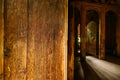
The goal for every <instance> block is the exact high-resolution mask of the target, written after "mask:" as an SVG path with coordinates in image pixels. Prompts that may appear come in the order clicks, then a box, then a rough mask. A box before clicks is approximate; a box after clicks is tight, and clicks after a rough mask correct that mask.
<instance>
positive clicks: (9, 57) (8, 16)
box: [4, 0, 27, 80]
mask: <svg viewBox="0 0 120 80" xmlns="http://www.w3.org/2000/svg"><path fill="white" fill-rule="evenodd" d="M4 27H5V29H4V30H5V41H4V43H5V46H4V48H5V53H4V54H5V66H4V67H5V80H26V55H27V38H26V37H27V32H26V31H27V0H5V25H4Z"/></svg>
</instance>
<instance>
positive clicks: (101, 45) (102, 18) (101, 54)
mask: <svg viewBox="0 0 120 80" xmlns="http://www.w3.org/2000/svg"><path fill="white" fill-rule="evenodd" d="M99 36H100V37H99V59H105V10H104V9H102V10H101V16H100V28H99Z"/></svg>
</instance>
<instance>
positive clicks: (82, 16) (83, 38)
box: [80, 8, 86, 60]
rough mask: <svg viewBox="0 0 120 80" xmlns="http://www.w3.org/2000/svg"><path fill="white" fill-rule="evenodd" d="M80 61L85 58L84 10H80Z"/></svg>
mask: <svg viewBox="0 0 120 80" xmlns="http://www.w3.org/2000/svg"><path fill="white" fill-rule="evenodd" d="M80 32H81V59H82V60H85V57H86V10H85V9H84V8H82V14H81V31H80Z"/></svg>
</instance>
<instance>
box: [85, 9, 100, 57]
mask: <svg viewBox="0 0 120 80" xmlns="http://www.w3.org/2000/svg"><path fill="white" fill-rule="evenodd" d="M86 24H87V26H86V39H87V40H86V54H87V55H93V56H96V57H98V55H99V54H98V52H99V51H98V50H99V14H98V12H96V11H95V10H88V11H87V21H86Z"/></svg>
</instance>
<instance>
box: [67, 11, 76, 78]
mask: <svg viewBox="0 0 120 80" xmlns="http://www.w3.org/2000/svg"><path fill="white" fill-rule="evenodd" d="M74 18H75V16H74V10H73V16H72V18H71V19H69V25H68V26H69V27H68V69H67V70H68V71H67V72H68V76H67V77H68V80H74V44H75V38H74Z"/></svg>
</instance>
